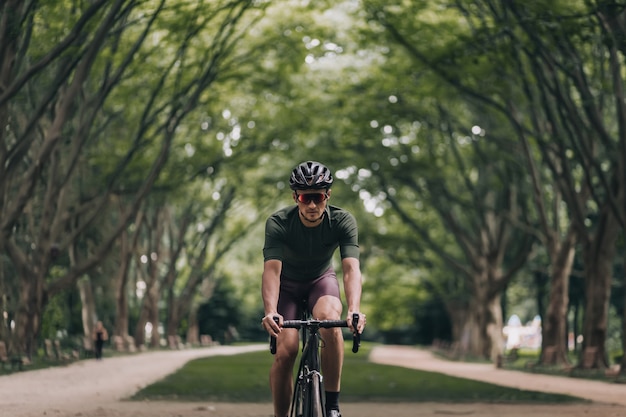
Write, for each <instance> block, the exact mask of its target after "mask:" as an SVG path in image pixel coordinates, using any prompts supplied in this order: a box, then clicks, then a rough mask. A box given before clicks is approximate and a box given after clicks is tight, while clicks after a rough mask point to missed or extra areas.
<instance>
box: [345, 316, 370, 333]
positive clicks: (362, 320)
mask: <svg viewBox="0 0 626 417" xmlns="http://www.w3.org/2000/svg"><path fill="white" fill-rule="evenodd" d="M353 314H358V315H359V320H358V323H357V328H356V329H355V328H354V326H353V323H352V315H353ZM346 320H347V321H348V327H350V330H351V331H352V333H354V332H355V331H356V332H357V333H358V334H361V333H363V329H365V323H366V320H365V314H363V313H361V312H358V311H348V318H347V319H346Z"/></svg>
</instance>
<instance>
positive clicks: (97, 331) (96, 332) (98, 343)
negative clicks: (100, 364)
mask: <svg viewBox="0 0 626 417" xmlns="http://www.w3.org/2000/svg"><path fill="white" fill-rule="evenodd" d="M107 340H109V334H108V333H107V329H105V328H104V325H103V324H102V322H101V321H98V322H97V323H96V327H94V329H93V344H94V350H95V354H96V359H97V360H100V359H102V348H103V347H104V342H105V341H107Z"/></svg>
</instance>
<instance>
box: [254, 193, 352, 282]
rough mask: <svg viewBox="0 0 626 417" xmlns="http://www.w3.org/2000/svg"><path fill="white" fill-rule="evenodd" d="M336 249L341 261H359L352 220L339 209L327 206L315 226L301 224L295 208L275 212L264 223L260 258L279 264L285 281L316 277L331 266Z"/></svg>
mask: <svg viewBox="0 0 626 417" xmlns="http://www.w3.org/2000/svg"><path fill="white" fill-rule="evenodd" d="M337 248H339V251H340V254H341V259H344V258H357V259H358V258H359V244H358V229H357V224H356V219H355V218H354V216H352V214H350V213H349V212H348V211H346V210H343V209H341V208H339V207H335V206H330V205H329V206H328V207H327V208H326V211H325V214H324V219H323V221H322V223H320V224H319V225H317V226H315V227H306V226H305V225H304V224H302V221H301V220H300V218H299V216H298V207H297V206H291V207H286V208H284V209H281V210H279V211H277V212H276V213H274V214H272V215H271V216H270V217H269V218H268V219H267V221H266V223H265V245H264V246H263V257H264V259H265V261H268V260H271V259H276V260H279V261H281V262H282V274H283V275H284V276H285V277H287V278H288V279H292V280H298V281H309V280H313V279H315V278H318V277H320V276H321V275H322V274H323V273H324V272H325V271H326V270H328V268H330V267H331V266H332V257H333V254H334V252H335V250H336V249H337Z"/></svg>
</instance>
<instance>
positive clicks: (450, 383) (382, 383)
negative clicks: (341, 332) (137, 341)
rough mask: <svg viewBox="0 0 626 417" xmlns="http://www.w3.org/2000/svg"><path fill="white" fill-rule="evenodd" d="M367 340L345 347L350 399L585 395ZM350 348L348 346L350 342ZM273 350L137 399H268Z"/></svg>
mask: <svg viewBox="0 0 626 417" xmlns="http://www.w3.org/2000/svg"><path fill="white" fill-rule="evenodd" d="M368 351H369V347H368V345H367V344H364V345H363V346H362V349H361V350H360V351H359V353H357V354H352V353H346V356H345V362H344V372H343V377H342V394H341V397H342V400H343V401H346V402H381V401H388V402H394V401H399V402H400V401H401V402H414V403H419V402H430V401H437V402H459V403H460V402H491V403H571V402H574V403H575V402H580V401H582V400H580V399H577V398H574V397H570V396H567V395H560V394H546V393H540V392H535V391H523V390H519V389H514V388H506V387H501V386H497V385H492V384H488V383H483V382H477V381H471V380H468V379H462V378H455V377H451V376H446V375H443V374H437V373H432V372H423V371H416V370H410V369H406V368H400V367H394V366H384V365H377V364H372V363H369V362H368V361H367V355H368ZM346 352H349V348H348V347H347V346H346ZM272 359H273V358H272V356H271V355H270V354H269V353H268V352H257V353H250V354H243V355H236V356H216V357H209V358H204V359H196V360H194V361H191V362H189V363H187V364H186V365H185V366H184V367H183V368H181V369H180V370H179V371H177V372H176V373H174V374H171V375H169V376H168V377H166V378H165V379H163V380H161V381H159V382H157V383H155V384H152V385H150V386H148V387H145V388H143V389H142V390H140V391H139V392H137V393H136V394H135V395H134V396H133V397H132V399H133V400H176V401H226V402H228V401H237V402H268V401H269V400H270V398H271V395H270V391H269V384H268V372H269V368H270V365H271V362H272Z"/></svg>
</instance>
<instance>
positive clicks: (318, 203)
mask: <svg viewBox="0 0 626 417" xmlns="http://www.w3.org/2000/svg"><path fill="white" fill-rule="evenodd" d="M329 197H330V190H328V191H327V190H325V189H319V190H297V191H294V193H293V198H294V200H296V204H298V209H299V210H300V213H301V215H302V217H304V218H305V219H306V220H308V221H309V222H316V221H318V220H320V219H321V218H322V215H323V214H324V210H326V204H327V202H328V198H329Z"/></svg>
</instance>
